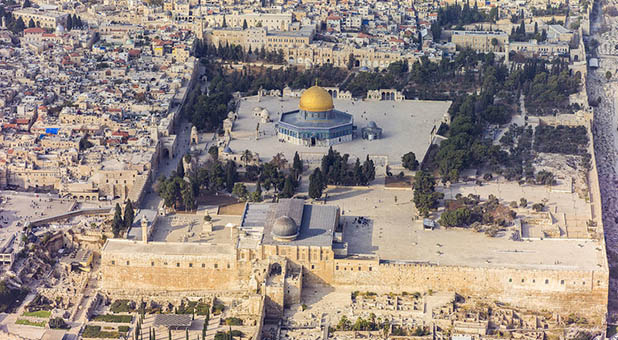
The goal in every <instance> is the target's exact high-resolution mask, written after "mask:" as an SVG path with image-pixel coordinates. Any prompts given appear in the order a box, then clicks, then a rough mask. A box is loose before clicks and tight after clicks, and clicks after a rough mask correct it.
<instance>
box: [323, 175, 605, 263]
mask: <svg viewBox="0 0 618 340" xmlns="http://www.w3.org/2000/svg"><path fill="white" fill-rule="evenodd" d="M376 182H377V181H376ZM482 188H483V189H481V190H483V191H482V192H479V194H480V195H481V198H482V199H483V200H486V199H487V196H488V195H489V194H490V193H492V191H491V190H493V189H494V188H491V187H489V188H487V187H485V186H483V187H482ZM486 190H487V191H486ZM541 190H542V189H541ZM494 194H497V192H496V193H494ZM497 196H498V197H500V196H499V195H497ZM411 200H412V191H410V190H388V189H384V188H383V186H381V185H373V186H372V187H371V188H369V189H364V190H355V189H351V188H340V189H330V190H329V191H328V203H327V204H337V205H339V207H340V208H341V209H342V211H343V213H344V222H345V223H346V231H345V232H344V241H345V242H348V247H349V248H348V249H349V252H350V253H356V254H375V255H378V256H379V257H380V259H382V260H397V261H417V262H431V263H435V264H439V265H468V266H476V267H511V268H533V269H557V270H571V269H572V270H575V269H577V270H582V269H583V270H594V269H598V268H599V267H598V265H599V264H601V263H604V261H606V260H605V257H604V256H605V254H604V252H603V251H602V249H601V248H600V246H599V243H598V242H597V241H594V240H574V239H560V240H548V239H544V240H531V241H513V240H511V239H510V233H501V234H499V235H498V237H493V238H492V237H488V236H486V235H485V234H484V233H479V232H475V231H473V230H466V229H460V228H456V229H455V228H453V229H448V230H446V229H441V228H438V229H436V230H433V231H425V230H423V228H422V221H421V220H420V219H415V215H416V211H415V208H414V204H413V203H412V202H411ZM571 204H572V203H571ZM357 216H363V217H365V218H368V219H369V222H368V223H367V224H363V223H356V224H355V223H354V219H355V217H357Z"/></svg>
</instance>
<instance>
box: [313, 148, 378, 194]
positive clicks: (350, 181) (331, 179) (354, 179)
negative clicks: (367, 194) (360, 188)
mask: <svg viewBox="0 0 618 340" xmlns="http://www.w3.org/2000/svg"><path fill="white" fill-rule="evenodd" d="M349 157H350V156H349V155H348V154H344V155H343V156H341V154H340V153H339V152H338V151H335V150H333V148H332V147H331V148H330V149H328V153H327V154H326V155H324V157H322V163H321V166H320V171H321V173H322V175H323V177H322V180H323V181H324V182H325V183H324V184H325V185H327V184H333V185H368V184H369V183H371V182H372V181H373V180H374V179H375V177H376V169H375V165H374V164H373V161H372V160H370V159H369V156H367V158H366V159H365V161H364V162H363V164H362V165H361V162H360V160H359V159H358V158H356V162H355V163H354V165H353V166H352V167H350V164H348V161H349Z"/></svg>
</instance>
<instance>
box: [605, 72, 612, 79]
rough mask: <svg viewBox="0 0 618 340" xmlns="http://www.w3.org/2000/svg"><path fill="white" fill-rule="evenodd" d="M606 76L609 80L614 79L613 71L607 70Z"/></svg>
mask: <svg viewBox="0 0 618 340" xmlns="http://www.w3.org/2000/svg"><path fill="white" fill-rule="evenodd" d="M605 78H606V79H607V80H610V79H612V71H607V72H605Z"/></svg>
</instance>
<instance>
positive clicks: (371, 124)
mask: <svg viewBox="0 0 618 340" xmlns="http://www.w3.org/2000/svg"><path fill="white" fill-rule="evenodd" d="M367 126H368V127H370V128H377V127H378V125H376V122H374V121H373V120H371V121H369V124H367Z"/></svg>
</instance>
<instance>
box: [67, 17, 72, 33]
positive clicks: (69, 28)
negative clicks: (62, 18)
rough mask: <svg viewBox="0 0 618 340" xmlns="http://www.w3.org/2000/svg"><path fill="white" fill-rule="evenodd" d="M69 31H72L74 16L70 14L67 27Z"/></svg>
mask: <svg viewBox="0 0 618 340" xmlns="http://www.w3.org/2000/svg"><path fill="white" fill-rule="evenodd" d="M66 29H67V31H70V30H72V29H73V18H72V17H71V16H70V15H69V16H68V17H67V27H66Z"/></svg>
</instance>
